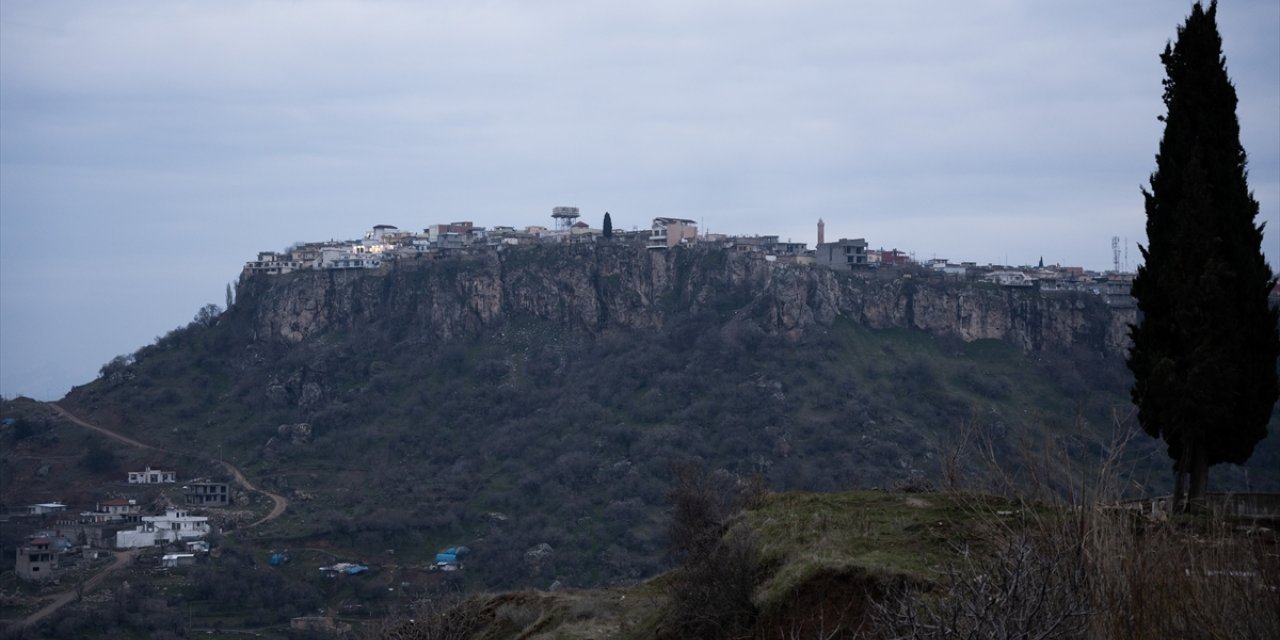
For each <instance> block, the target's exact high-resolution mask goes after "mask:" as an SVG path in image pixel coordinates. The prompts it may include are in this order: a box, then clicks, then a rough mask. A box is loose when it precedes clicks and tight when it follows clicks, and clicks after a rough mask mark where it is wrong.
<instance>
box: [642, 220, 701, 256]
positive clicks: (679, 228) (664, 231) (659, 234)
mask: <svg viewBox="0 0 1280 640" xmlns="http://www.w3.org/2000/svg"><path fill="white" fill-rule="evenodd" d="M697 239H698V223H697V222H694V221H693V220H686V219H684V218H654V219H653V227H652V229H651V230H650V232H649V244H648V247H649V248H650V249H670V248H671V247H674V246H676V245H678V244H687V243H690V242H696V241H697Z"/></svg>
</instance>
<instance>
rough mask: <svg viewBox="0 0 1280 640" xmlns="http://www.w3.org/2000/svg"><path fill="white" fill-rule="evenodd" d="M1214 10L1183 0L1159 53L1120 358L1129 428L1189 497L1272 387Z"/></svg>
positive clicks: (1230, 449)
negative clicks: (1153, 131)
mask: <svg viewBox="0 0 1280 640" xmlns="http://www.w3.org/2000/svg"><path fill="white" fill-rule="evenodd" d="M1216 12H1217V3H1216V2H1213V3H1211V4H1210V5H1209V9H1208V10H1205V9H1204V8H1203V7H1202V6H1201V5H1200V4H1199V3H1197V4H1196V5H1195V6H1193V7H1192V11H1191V16H1190V17H1188V18H1187V21H1186V24H1185V25H1183V26H1182V27H1180V28H1179V29H1178V40H1177V42H1176V43H1174V44H1172V45H1168V46H1166V47H1165V51H1164V53H1163V54H1162V55H1161V56H1160V59H1161V61H1162V62H1163V63H1164V66H1165V71H1166V73H1167V74H1168V77H1167V79H1166V80H1165V83H1164V86H1165V91H1164V102H1165V105H1166V107H1167V108H1168V113H1167V114H1166V115H1165V116H1163V117H1162V118H1161V119H1162V120H1164V122H1165V130H1164V137H1163V138H1162V139H1161V141H1160V153H1159V154H1158V155H1157V156H1156V171H1155V173H1154V174H1152V176H1151V191H1150V192H1146V191H1145V190H1144V195H1145V196H1146V212H1147V239H1148V244H1147V246H1146V247H1144V248H1142V255H1143V259H1144V263H1145V264H1144V265H1143V266H1141V267H1139V268H1138V274H1137V277H1136V278H1135V280H1134V283H1133V295H1134V297H1135V298H1137V301H1138V306H1139V308H1140V309H1141V311H1142V314H1143V315H1142V319H1141V323H1140V324H1139V325H1137V326H1136V327H1134V328H1133V331H1132V335H1133V350H1132V353H1131V355H1130V357H1129V362H1128V364H1129V368H1130V369H1132V370H1133V373H1134V378H1135V381H1134V386H1133V390H1132V395H1133V400H1134V402H1135V403H1136V404H1137V405H1138V408H1139V413H1138V418H1139V420H1140V422H1141V423H1142V426H1143V429H1145V430H1146V431H1147V433H1149V434H1151V435H1152V436H1154V437H1161V438H1163V439H1164V441H1165V443H1166V444H1167V445H1168V451H1169V456H1170V457H1171V458H1173V460H1174V472H1175V475H1176V478H1177V481H1176V483H1175V495H1176V501H1177V502H1181V499H1182V494H1183V487H1184V482H1185V480H1186V479H1188V478H1189V480H1190V495H1191V497H1192V498H1193V499H1198V498H1201V497H1203V496H1204V493H1205V491H1206V487H1207V481H1208V469H1209V467H1210V466H1213V465H1217V464H1221V463H1224V462H1226V463H1234V464H1242V463H1244V462H1245V461H1246V460H1248V459H1249V457H1250V455H1252V453H1253V450H1254V447H1255V445H1256V444H1257V443H1258V442H1259V441H1260V440H1262V439H1263V438H1264V437H1266V435H1267V423H1268V421H1269V420H1270V418H1271V415H1272V412H1273V408H1274V406H1275V402H1276V398H1277V396H1278V394H1280V385H1278V384H1277V370H1276V363H1277V356H1278V355H1280V333H1278V332H1277V309H1276V308H1274V307H1269V306H1268V299H1267V296H1268V293H1269V291H1270V290H1271V288H1272V287H1273V286H1274V285H1275V279H1274V278H1273V277H1272V274H1271V269H1270V267H1268V265H1267V264H1266V261H1265V259H1264V258H1263V256H1262V252H1261V244H1262V227H1261V225H1257V224H1255V222H1254V219H1255V218H1256V217H1257V214H1258V202H1257V201H1256V200H1254V198H1253V196H1252V194H1251V193H1250V192H1249V187H1248V184H1247V182H1246V177H1245V164H1246V159H1245V152H1244V149H1243V148H1242V147H1241V146H1240V127H1239V124H1238V123H1237V121H1236V114H1235V109H1236V92H1235V88H1234V87H1233V86H1232V84H1231V81H1230V80H1229V79H1228V78H1227V72H1226V63H1225V60H1224V59H1223V57H1222V39H1221V36H1219V35H1218V28H1217V24H1216V21H1215V15H1216Z"/></svg>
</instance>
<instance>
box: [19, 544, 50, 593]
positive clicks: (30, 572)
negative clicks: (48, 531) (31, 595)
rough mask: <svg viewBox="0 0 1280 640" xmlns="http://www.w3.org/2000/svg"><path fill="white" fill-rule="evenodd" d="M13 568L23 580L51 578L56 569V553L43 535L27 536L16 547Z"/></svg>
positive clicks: (35, 580) (39, 580) (38, 580)
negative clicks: (22, 542)
mask: <svg viewBox="0 0 1280 640" xmlns="http://www.w3.org/2000/svg"><path fill="white" fill-rule="evenodd" d="M14 570H15V571H16V572H17V573H18V577H19V578H22V579H23V580H31V581H34V582H42V581H44V580H48V579H50V578H52V577H53V574H54V572H55V571H57V570H58V554H56V553H54V550H53V547H52V544H51V542H50V540H49V539H48V538H45V537H31V538H27V540H26V542H25V543H24V544H22V545H20V546H19V547H18V555H17V557H16V558H15V559H14Z"/></svg>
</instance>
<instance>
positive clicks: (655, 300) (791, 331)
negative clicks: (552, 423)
mask: <svg viewBox="0 0 1280 640" xmlns="http://www.w3.org/2000/svg"><path fill="white" fill-rule="evenodd" d="M238 295H239V300H240V301H241V303H240V304H237V307H240V309H238V311H242V312H244V313H248V314H250V315H251V319H250V324H251V326H252V335H253V338H254V340H255V341H267V342H284V343H296V342H301V341H304V340H307V339H310V338H313V337H317V336H321V335H325V334H327V333H329V332H334V331H351V330H360V329H377V330H388V331H390V332H391V333H392V334H395V335H401V336H404V335H406V332H409V333H410V334H413V335H415V336H416V337H419V338H422V339H426V340H448V339H450V338H454V337H460V336H467V335H475V334H478V333H479V332H481V331H482V330H484V329H485V328H487V327H493V326H496V325H500V324H501V323H502V322H504V321H506V320H510V319H514V318H518V317H529V318H536V319H540V320H545V321H550V322H553V323H556V324H559V325H562V326H564V327H566V328H571V329H574V330H579V331H584V332H586V333H589V334H598V333H600V332H603V331H605V330H608V329H611V328H617V329H628V330H646V329H660V328H661V327H663V325H664V323H666V322H667V321H668V320H669V318H670V317H671V316H672V314H679V313H689V314H704V313H710V314H716V315H718V316H721V317H722V318H723V319H725V320H730V319H738V320H746V321H750V322H753V323H755V324H757V325H758V326H759V327H760V328H762V329H763V330H764V331H765V332H767V333H770V334H774V335H782V336H787V337H798V336H799V335H801V334H802V333H803V332H805V331H807V330H809V329H812V328H815V327H829V326H831V324H832V323H833V322H834V321H835V320H836V318H838V317H845V318H849V319H852V320H854V321H856V322H858V323H860V324H862V325H863V326H866V327H868V328H872V329H887V328H912V329H918V330H922V331H926V332H929V333H931V334H934V335H938V336H947V337H954V338H959V339H961V340H964V341H966V342H970V341H974V340H981V339H998V340H1003V341H1006V342H1009V343H1012V344H1014V345H1017V346H1018V347H1019V348H1021V349H1022V350H1023V351H1026V352H1037V351H1045V350H1070V349H1077V348H1083V349H1086V350H1089V351H1092V352H1095V353H1105V354H1109V355H1119V354H1121V353H1122V352H1123V350H1124V348H1125V347H1126V345H1127V341H1128V336H1127V333H1128V324H1129V323H1130V322H1133V321H1134V311H1133V309H1132V308H1123V309H1122V308H1112V307H1109V306H1107V305H1106V303H1105V302H1104V300H1103V299H1102V298H1101V297H1099V296H1092V295H1088V294H1083V293H1069V292H1041V291H1039V290H1038V289H1035V288H1013V287H1001V286H997V285H991V284H984V283H974V282H958V281H954V280H944V279H942V278H941V277H939V276H936V275H934V274H928V273H923V272H906V271H902V270H896V269H895V270H888V269H886V270H882V271H874V270H871V271H864V272H855V273H847V272H836V271H832V270H829V269H824V268H819V267H813V266H797V265H787V264H779V263H775V262H769V261H766V260H765V259H764V257H763V256H761V255H759V254H748V253H732V252H729V251H725V250H719V249H700V248H697V249H695V248H680V249H676V250H672V251H646V250H644V249H641V248H637V247H634V246H631V245H623V244H617V245H593V246H567V247H520V248H509V249H506V250H503V251H493V252H488V253H483V254H479V255H468V256H458V257H449V258H443V259H435V260H430V259H424V260H421V261H401V262H397V263H391V265H390V266H386V267H384V268H382V269H380V270H376V271H365V270H353V271H305V272H296V273H292V274H286V275H281V276H252V277H246V278H244V279H243V280H242V281H241V283H240V286H239V289H238ZM246 303H247V304H246Z"/></svg>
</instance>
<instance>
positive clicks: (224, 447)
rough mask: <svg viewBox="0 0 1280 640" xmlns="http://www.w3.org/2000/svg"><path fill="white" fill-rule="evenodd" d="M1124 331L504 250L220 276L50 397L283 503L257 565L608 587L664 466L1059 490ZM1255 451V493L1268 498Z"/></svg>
mask: <svg viewBox="0 0 1280 640" xmlns="http://www.w3.org/2000/svg"><path fill="white" fill-rule="evenodd" d="M1131 313H1132V312H1131V310H1125V309H1115V308H1112V307H1108V306H1107V305H1106V304H1105V301H1104V300H1103V299H1102V298H1100V297H1098V296H1091V295H1088V294H1083V293H1066V292H1041V291H1038V290H1035V289H1031V288H1016V289H1015V288H1007V287H998V286H995V285H988V284H981V283H972V282H955V281H949V280H944V279H942V278H940V277H936V276H933V275H932V274H928V273H925V272H919V271H915V272H913V271H902V270H882V271H868V272H864V273H837V272H834V271H829V270H825V269H816V268H808V267H796V266H786V265H778V264H774V263H769V262H767V261H766V260H764V259H763V258H762V257H761V256H756V255H750V254H741V255H740V254H733V253H730V252H726V251H722V250H698V249H679V250H673V251H669V252H646V251H644V250H643V249H638V248H635V247H633V246H630V245H625V244H615V245H602V246H587V247H529V248H516V249H513V250H507V251H501V252H484V253H479V254H474V255H459V256H455V257H447V258H443V259H438V260H423V261H420V262H414V263H410V262H404V263H394V264H392V265H388V266H386V267H384V268H383V269H381V270H376V271H312V272H298V273H293V274H286V275H281V276H265V275H263V276H254V277H246V278H244V279H242V280H241V282H240V283H239V285H238V287H237V289H236V301H235V303H234V304H233V305H231V308H229V309H228V310H226V311H225V312H223V313H221V314H220V315H219V314H216V313H212V312H209V311H208V310H206V312H204V313H202V314H201V315H200V316H198V318H197V320H196V321H195V322H193V323H192V324H191V325H189V326H187V327H185V328H181V329H178V330H175V331H173V332H171V333H170V334H168V335H166V336H163V337H160V338H157V340H156V342H155V343H154V344H152V345H149V346H146V347H143V348H142V349H140V350H138V351H137V352H136V353H135V354H132V355H130V356H126V357H121V358H118V359H117V360H115V361H113V362H111V363H108V364H107V365H106V366H104V368H103V371H102V376H101V377H100V378H99V379H98V380H96V381H94V382H92V383H90V384H87V385H85V386H82V387H78V388H76V389H75V390H73V391H72V393H71V394H69V395H68V397H67V398H65V399H64V400H63V401H62V404H63V405H64V406H66V407H68V408H69V409H71V410H72V411H74V412H76V413H77V414H78V415H81V416H83V417H86V418H89V419H92V420H93V421H95V422H97V423H99V424H103V425H105V426H110V427H111V428H113V429H116V430H118V431H120V432H123V433H126V434H129V435H131V436H133V437H136V438H138V439H139V440H143V441H144V442H148V443H153V444H156V445H159V446H162V447H163V448H165V449H167V450H169V451H173V452H178V453H179V454H181V453H189V454H191V455H193V456H203V457H201V458H200V459H202V460H203V459H207V458H208V457H209V456H211V455H212V454H213V452H216V455H217V456H218V457H223V458H225V459H227V460H229V461H231V462H233V463H234V464H236V465H237V466H238V467H240V468H241V469H243V470H244V471H245V472H246V473H247V474H248V475H249V476H250V477H251V478H254V479H255V480H256V481H258V482H259V484H260V485H261V486H263V487H264V488H266V489H268V490H271V491H275V492H277V493H281V494H285V495H287V496H288V497H289V498H290V499H291V506H290V509H289V511H288V512H287V513H286V514H285V516H284V517H283V518H281V519H279V520H276V521H273V522H272V523H270V524H269V525H265V526H263V527H261V528H260V529H259V531H258V532H257V535H259V536H260V538H259V541H260V543H261V544H262V545H264V546H275V547H294V548H300V547H323V548H326V549H331V550H340V551H341V553H343V554H346V555H348V556H352V557H359V558H361V559H364V560H366V561H369V562H372V563H385V564H395V565H398V566H422V565H425V564H427V563H429V561H430V559H431V558H432V555H433V554H434V552H435V551H436V550H438V549H440V548H443V547H446V546H452V545H455V544H467V545H468V546H471V547H472V548H473V550H474V551H473V556H472V559H471V560H470V562H469V564H468V566H467V568H466V571H465V572H461V573H464V574H465V577H464V578H462V579H463V580H465V582H466V584H467V585H468V586H470V587H472V588H490V589H492V588H512V587H521V586H541V587H545V586H547V585H549V584H551V583H552V582H553V581H556V580H559V581H561V582H562V583H565V584H569V585H580V586H586V585H606V584H624V583H630V582H634V581H636V580H639V579H641V578H644V577H646V576H650V575H653V574H655V573H656V572H658V571H659V570H660V569H662V568H663V567H665V566H667V560H666V556H665V553H664V549H665V545H666V533H665V524H666V520H667V515H666V511H667V493H668V487H669V485H670V481H671V468H672V465H673V464H674V463H677V462H680V461H683V460H688V459H701V460H704V461H705V462H706V463H707V464H708V465H709V466H712V467H715V468H721V469H724V470H726V471H727V472H729V473H732V474H736V475H738V476H741V477H749V476H753V475H759V476H761V477H763V478H764V479H765V480H766V482H767V483H768V484H769V485H770V486H772V487H774V488H777V489H781V490H808V491H832V490H839V489H847V488H850V487H863V488H870V487H877V486H878V487H889V486H901V485H923V484H926V483H932V484H942V483H944V482H946V481H947V480H948V479H954V478H955V477H958V476H967V477H969V478H971V479H972V478H974V477H975V474H977V473H978V472H979V471H980V470H981V469H985V468H989V466H990V465H989V462H990V459H992V458H994V459H995V460H996V461H998V462H999V463H1000V465H1001V466H1003V467H1004V468H1005V471H1006V472H1007V473H1009V474H1011V476H1013V477H1018V476H1019V474H1024V475H1028V476H1029V475H1032V474H1034V475H1037V476H1044V477H1053V478H1055V479H1056V480H1055V482H1056V486H1055V487H1054V488H1055V489H1056V490H1058V491H1069V490H1070V489H1071V485H1072V482H1073V481H1072V478H1075V477H1079V474H1080V473H1082V472H1083V470H1084V469H1087V468H1088V467H1089V466H1091V465H1093V464H1094V463H1095V462H1096V461H1098V460H1100V459H1101V458H1102V457H1103V456H1104V455H1105V453H1106V452H1107V451H1108V449H1109V445H1110V443H1111V442H1112V441H1113V439H1114V438H1115V436H1116V434H1117V433H1118V432H1123V431H1125V430H1126V429H1128V428H1130V427H1131V425H1130V424H1129V418H1128V417H1127V416H1128V415H1129V402H1128V398H1127V388H1128V384H1129V378H1128V374H1127V372H1126V371H1125V369H1124V368H1123V364H1122V362H1121V355H1120V354H1121V352H1122V350H1123V347H1124V327H1125V326H1126V323H1127V322H1129V321H1131V319H1132V316H1131V315H1128V314H1131ZM1274 443H1275V438H1271V439H1269V441H1266V442H1265V445H1266V446H1267V447H1270V448H1263V449H1261V450H1260V451H1259V453H1258V454H1257V456H1256V457H1255V464H1254V466H1253V470H1252V472H1251V475H1250V476H1248V481H1249V482H1251V483H1252V485H1253V486H1254V487H1255V488H1256V487H1259V486H1269V487H1277V486H1280V479H1277V477H1276V476H1277V474H1278V473H1280V471H1277V470H1278V469H1280V456H1277V455H1276V447H1274V446H1273V445H1274ZM1045 452H1052V454H1051V455H1046V454H1045ZM1126 455H1127V456H1128V457H1127V458H1125V460H1124V464H1123V466H1124V468H1125V469H1126V474H1127V475H1126V478H1125V482H1126V485H1127V486H1131V487H1133V488H1134V490H1135V491H1143V490H1147V489H1149V488H1152V487H1155V488H1157V489H1158V488H1159V487H1160V486H1161V485H1162V484H1163V483H1164V482H1165V480H1166V476H1167V472H1166V469H1167V466H1168V464H1167V461H1166V459H1165V458H1164V456H1163V453H1162V452H1160V451H1159V450H1158V447H1157V446H1156V444H1155V443H1153V442H1147V441H1137V442H1135V443H1134V446H1131V447H1130V448H1129V449H1128V450H1127V454H1126ZM1267 461H1272V462H1271V463H1268V462H1267ZM1243 480H1244V477H1243V474H1241V473H1239V472H1235V473H1234V474H1233V473H1231V472H1227V473H1224V472H1221V471H1219V470H1217V469H1215V472H1214V476H1213V481H1214V482H1215V483H1216V485H1215V486H1218V487H1221V486H1223V485H1226V484H1230V483H1236V484H1237V485H1242V484H1243ZM17 498H18V497H17V496H15V497H14V499H17Z"/></svg>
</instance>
